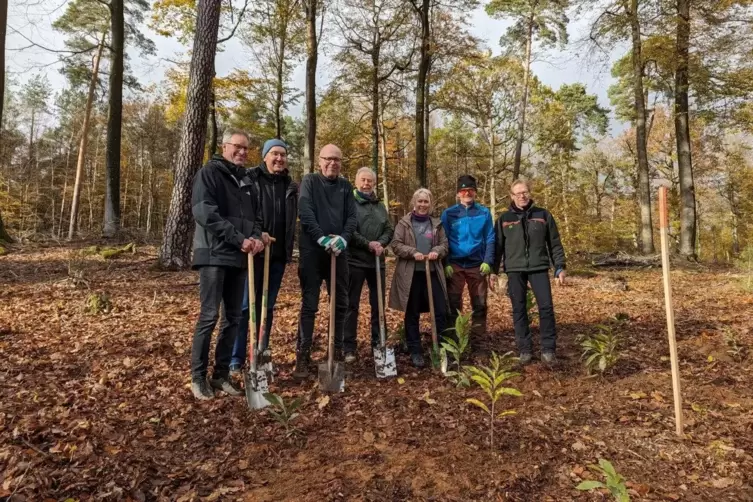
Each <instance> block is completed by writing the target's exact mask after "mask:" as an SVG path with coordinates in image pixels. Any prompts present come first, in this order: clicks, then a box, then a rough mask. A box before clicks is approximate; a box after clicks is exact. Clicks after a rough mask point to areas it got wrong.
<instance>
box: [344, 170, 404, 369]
mask: <svg viewBox="0 0 753 502" xmlns="http://www.w3.org/2000/svg"><path fill="white" fill-rule="evenodd" d="M375 185H376V174H375V173H374V171H372V170H371V169H369V168H368V167H362V168H361V169H359V170H358V172H357V173H356V188H355V190H353V195H354V196H355V199H356V213H357V219H358V228H357V230H356V231H355V232H353V236H352V237H351V238H350V247H349V248H348V249H349V252H348V266H349V269H350V288H349V293H348V294H349V297H350V299H349V304H348V315H347V317H346V321H345V340H344V349H345V362H346V363H352V362H354V361H355V360H356V350H357V349H358V342H357V340H356V338H357V333H358V306H359V304H360V303H361V290H362V289H363V282H364V281H366V283H367V284H368V285H369V305H371V346H372V347H374V346H376V345H378V343H379V303H378V301H379V300H378V297H377V283H376V259H375V256H378V257H379V262H380V265H381V267H380V268H381V274H380V275H381V278H382V303H384V284H385V282H384V280H385V273H384V248H385V247H387V246H388V245H389V243H390V241H391V240H392V234H393V233H394V229H393V228H392V223H390V218H389V215H388V213H387V209H386V208H385V207H384V204H382V203H381V202H379V199H377V197H376V194H375V193H374V186H375Z"/></svg>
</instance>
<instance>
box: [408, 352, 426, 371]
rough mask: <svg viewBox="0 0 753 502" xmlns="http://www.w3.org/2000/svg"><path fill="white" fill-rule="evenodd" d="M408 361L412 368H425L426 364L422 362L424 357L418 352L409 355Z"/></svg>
mask: <svg viewBox="0 0 753 502" xmlns="http://www.w3.org/2000/svg"><path fill="white" fill-rule="evenodd" d="M410 360H411V362H412V363H413V366H415V367H416V368H423V367H424V366H426V362H425V361H424V356H423V355H422V354H420V353H418V352H414V353H413V354H411V355H410Z"/></svg>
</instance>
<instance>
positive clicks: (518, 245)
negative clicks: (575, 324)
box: [492, 180, 565, 364]
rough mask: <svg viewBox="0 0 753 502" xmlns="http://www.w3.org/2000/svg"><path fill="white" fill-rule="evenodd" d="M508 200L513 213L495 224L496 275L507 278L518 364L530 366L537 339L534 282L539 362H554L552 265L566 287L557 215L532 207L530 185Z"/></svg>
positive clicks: (514, 189)
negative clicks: (535, 315)
mask: <svg viewBox="0 0 753 502" xmlns="http://www.w3.org/2000/svg"><path fill="white" fill-rule="evenodd" d="M510 196H511V198H512V203H511V204H510V210H509V211H506V212H504V213H502V214H501V215H500V217H499V219H497V223H496V225H495V233H496V253H495V263H494V272H495V273H496V274H499V273H500V272H504V273H506V274H507V279H508V291H509V293H510V300H511V302H512V317H513V322H514V324H515V341H516V343H517V345H518V350H519V351H520V362H521V363H522V364H528V363H530V362H531V359H532V358H533V356H532V352H533V341H532V340H531V331H530V328H529V325H528V313H527V310H526V294H527V292H528V283H530V284H531V289H532V290H533V294H534V295H535V296H536V304H537V305H538V307H539V321H540V322H539V330H540V331H541V360H542V361H544V362H545V363H553V362H554V361H555V351H556V348H557V345H556V344H557V331H556V328H555V321H554V303H553V302H552V288H551V286H550V284H549V266H550V263H553V264H554V277H555V279H556V280H557V281H558V283H559V284H560V285H564V283H565V250H564V249H563V248H562V242H561V241H560V234H559V231H557V224H556V223H555V221H554V217H553V216H552V215H551V213H549V211H547V210H546V209H543V208H540V207H536V206H534V205H533V199H531V189H530V185H529V184H528V182H526V181H521V180H517V181H515V182H513V184H512V185H511V186H510ZM495 280H496V277H493V278H492V284H493V283H494V281H495Z"/></svg>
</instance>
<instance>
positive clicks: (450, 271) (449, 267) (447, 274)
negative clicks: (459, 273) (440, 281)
mask: <svg viewBox="0 0 753 502" xmlns="http://www.w3.org/2000/svg"><path fill="white" fill-rule="evenodd" d="M453 272H455V270H454V269H453V268H452V265H447V266H446V267H445V268H444V276H445V277H447V278H448V279H452V274H453Z"/></svg>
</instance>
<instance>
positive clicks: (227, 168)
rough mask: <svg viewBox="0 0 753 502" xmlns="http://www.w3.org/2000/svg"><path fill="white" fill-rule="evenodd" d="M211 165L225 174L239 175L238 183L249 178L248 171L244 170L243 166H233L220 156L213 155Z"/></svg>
mask: <svg viewBox="0 0 753 502" xmlns="http://www.w3.org/2000/svg"><path fill="white" fill-rule="evenodd" d="M211 163H212V164H213V165H214V166H215V167H217V168H218V169H219V170H220V171H222V172H224V173H225V174H229V175H232V176H236V175H237V176H236V177H237V178H238V182H240V181H241V180H242V179H244V178H246V177H247V176H248V169H246V168H244V167H243V166H239V165H236V164H233V163H232V162H230V161H229V160H227V159H226V158H225V157H223V156H222V155H220V154H217V153H215V154H214V155H212V159H211ZM249 181H250V180H249ZM241 184H242V183H241Z"/></svg>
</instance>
